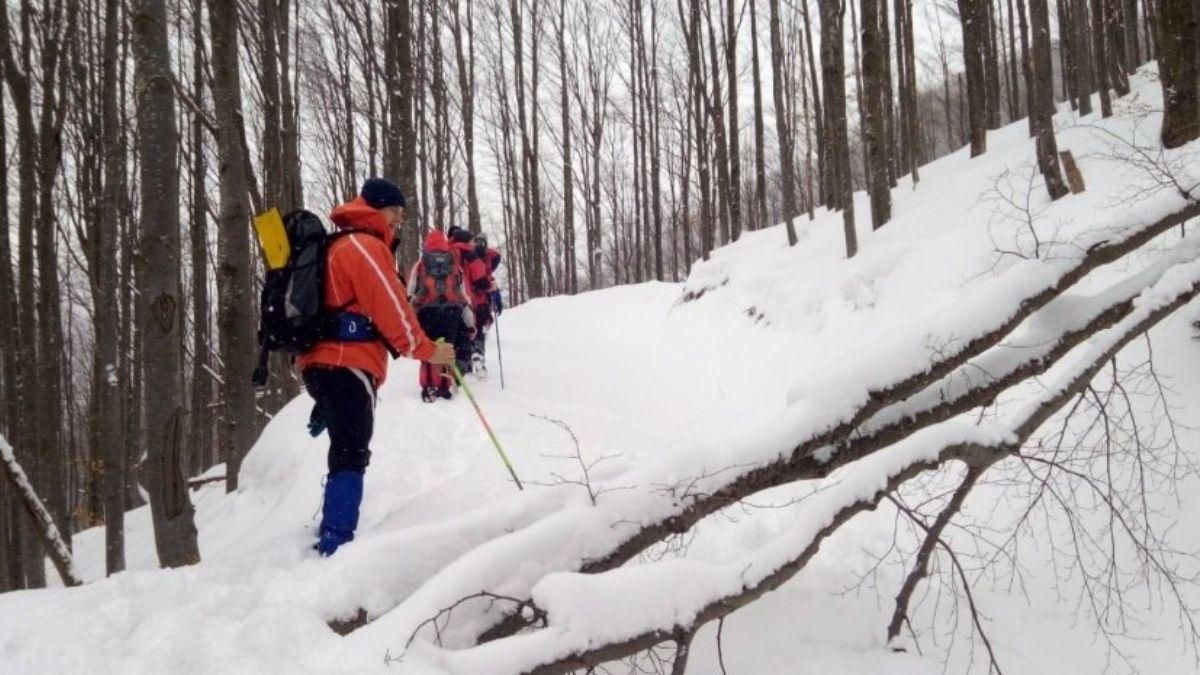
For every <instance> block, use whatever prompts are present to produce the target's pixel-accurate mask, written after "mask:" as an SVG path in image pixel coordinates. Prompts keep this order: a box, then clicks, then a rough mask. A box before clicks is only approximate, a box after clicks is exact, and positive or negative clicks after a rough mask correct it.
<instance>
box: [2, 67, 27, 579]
mask: <svg viewBox="0 0 1200 675" xmlns="http://www.w3.org/2000/svg"><path fill="white" fill-rule="evenodd" d="M2 77H3V68H2V67H0V78H2ZM3 87H4V85H3V83H2V82H0V89H2V88H3ZM0 94H2V92H0ZM0 119H7V110H6V106H5V98H4V96H3V95H0ZM0 167H2V168H0V176H3V180H4V182H3V184H4V185H8V184H9V180H8V177H9V175H8V174H9V171H8V167H9V164H8V130H7V128H6V125H3V124H0ZM9 222H10V220H9V206H8V190H0V339H2V340H3V341H4V344H5V345H7V347H6V348H5V349H4V350H3V353H0V369H2V370H0V379H2V380H3V383H4V385H3V387H2V388H0V397H2V398H3V400H4V403H3V406H2V407H0V433H4V434H7V435H9V436H12V437H15V432H16V431H17V427H18V425H19V424H20V416H21V409H20V407H19V406H18V404H17V395H16V392H17V391H18V390H17V386H18V382H17V369H18V363H17V356H18V354H17V352H18V351H19V350H20V347H21V335H20V332H19V331H18V330H17V326H18V324H17V317H18V315H19V313H20V307H19V305H18V304H17V303H18V301H17V284H16V279H15V278H14V277H13V274H12V265H11V262H12V261H13V260H14V258H13V249H12V245H11V244H10V242H9ZM14 515H15V516H17V517H14ZM20 526H21V521H20V517H19V512H17V511H16V500H15V495H13V498H12V499H10V496H9V493H8V487H7V484H6V485H4V486H0V592H4V591H11V590H16V589H18V588H20V587H21V586H22V585H23V580H22V575H21V538H20Z"/></svg>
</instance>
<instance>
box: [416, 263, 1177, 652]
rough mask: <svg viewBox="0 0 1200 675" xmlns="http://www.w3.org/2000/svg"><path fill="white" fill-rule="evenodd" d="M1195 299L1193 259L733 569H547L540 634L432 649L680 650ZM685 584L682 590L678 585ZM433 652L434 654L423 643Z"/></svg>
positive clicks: (831, 497) (1047, 412)
mask: <svg viewBox="0 0 1200 675" xmlns="http://www.w3.org/2000/svg"><path fill="white" fill-rule="evenodd" d="M1198 292H1200V262H1195V261H1194V262H1192V263H1189V264H1185V265H1179V266H1177V267H1174V268H1172V269H1170V270H1169V271H1168V272H1167V273H1166V274H1164V275H1163V276H1162V278H1161V279H1160V280H1159V282H1158V283H1157V284H1155V285H1153V286H1152V287H1150V288H1147V289H1146V290H1145V291H1143V292H1142V293H1141V294H1140V295H1139V296H1138V298H1137V299H1136V301H1135V302H1134V303H1133V304H1134V309H1133V310H1132V311H1131V312H1129V313H1128V314H1127V315H1125V316H1124V317H1122V318H1121V319H1120V320H1119V321H1117V322H1115V323H1114V324H1113V325H1112V326H1111V327H1110V328H1109V329H1107V330H1105V331H1102V332H1099V333H1097V334H1096V335H1095V336H1094V337H1092V339H1091V340H1090V341H1089V342H1088V344H1087V346H1086V347H1085V348H1084V353H1083V354H1081V355H1080V358H1078V359H1076V360H1074V361H1073V362H1072V363H1070V364H1069V365H1068V366H1067V367H1065V368H1063V369H1061V372H1059V373H1057V374H1056V376H1055V378H1054V379H1053V381H1052V382H1050V383H1048V384H1047V386H1046V387H1045V388H1044V389H1043V391H1042V392H1041V393H1040V394H1039V395H1038V396H1036V397H1035V398H1034V399H1033V400H1032V401H1031V402H1030V403H1028V404H1027V405H1025V406H1024V407H1023V408H1022V409H1021V410H1020V411H1019V412H1018V413H1017V414H1015V415H1013V416H1012V418H1011V419H1009V420H1008V422H1007V423H1005V424H1003V425H996V424H988V425H981V426H977V425H974V424H970V423H968V422H965V421H961V420H950V421H947V422H943V423H940V424H937V425H934V426H930V427H926V428H924V429H921V430H919V431H918V432H916V433H913V434H912V435H910V436H909V437H908V438H906V439H904V440H903V441H901V442H899V443H896V444H894V445H892V446H891V447H889V448H887V449H886V450H884V451H882V452H877V453H874V454H872V455H870V456H868V457H866V458H864V459H862V460H860V461H858V462H856V463H854V464H853V466H852V467H850V469H849V472H848V474H847V475H846V476H845V477H844V478H843V479H842V480H841V481H840V482H838V483H837V484H836V485H834V486H832V487H830V488H828V489H826V490H823V491H822V492H821V493H819V494H818V495H817V496H815V497H814V498H813V499H812V500H811V501H810V502H808V503H807V504H806V505H805V508H804V510H803V511H802V513H801V517H800V518H799V519H798V522H797V524H796V525H794V526H793V527H792V528H791V530H790V531H788V532H785V533H784V534H782V535H780V536H779V537H777V538H776V539H775V540H774V541H772V542H771V543H769V544H768V545H767V546H765V547H763V548H762V549H760V550H759V551H756V552H755V553H753V554H751V555H749V556H747V557H746V558H744V559H742V560H739V561H737V562H734V563H726V564H713V563H706V562H700V561H692V560H670V561H664V562H658V563H651V564H646V565H639V566H636V567H631V568H620V569H615V570H611V571H608V572H604V573H601V574H581V573H573V572H562V573H556V574H551V575H548V576H547V577H545V578H544V579H543V580H542V581H541V582H539V583H538V584H537V585H536V586H535V587H534V588H533V590H532V594H531V595H532V599H533V602H534V603H535V604H536V606H537V607H539V608H540V610H541V611H543V612H545V616H546V617H548V624H547V627H546V628H544V629H541V630H538V631H534V632H532V633H528V634H523V635H518V636H513V637H509V638H506V639H503V640H497V641H495V642H492V643H487V644H484V645H481V646H478V647H475V648H472V649H468V650H463V651H459V652H450V653H442V654H440V657H441V658H440V659H439V661H440V662H441V663H442V664H443V665H445V666H449V667H450V669H451V670H452V671H453V672H479V667H480V666H484V665H486V670H487V671H488V672H494V673H530V674H536V675H551V674H557V673H568V672H570V671H572V670H577V669H582V668H591V667H594V666H596V665H598V664H600V663H603V662H606V661H611V660H613V659H618V658H622V657H625V656H630V655H632V654H636V653H638V652H640V651H642V650H645V649H647V648H649V647H652V646H654V645H656V644H659V643H661V642H667V641H674V642H677V643H682V642H683V641H684V640H685V639H687V638H688V637H690V636H691V635H694V634H695V632H696V631H697V630H698V629H699V628H700V627H702V626H703V625H704V624H705V623H708V622H709V621H713V620H717V619H720V618H723V617H724V616H726V615H728V614H729V613H731V612H733V611H735V610H736V609H738V608H740V607H743V606H745V605H746V604H749V603H750V602H753V601H754V600H756V599H758V598H759V597H761V596H762V595H763V594H765V593H767V592H769V591H771V590H773V589H775V588H778V587H779V586H780V585H782V584H783V583H785V582H786V581H788V580H789V579H791V578H792V577H793V576H794V575H795V574H796V573H797V572H799V571H800V570H802V569H804V567H805V566H806V565H807V563H808V562H809V561H810V560H811V559H812V558H813V556H814V555H815V554H816V553H817V551H818V550H819V548H820V546H821V544H822V542H823V541H824V540H825V539H827V538H828V537H829V536H830V535H831V534H833V533H834V532H836V531H837V529H838V528H839V527H840V526H841V525H842V524H844V523H846V522H847V521H849V520H850V519H851V518H853V517H854V516H855V515H858V514H859V513H861V512H863V511H866V510H870V509H873V508H875V506H876V505H878V503H879V502H880V501H881V500H882V499H884V498H885V497H886V496H887V495H888V494H890V493H891V492H893V491H894V490H896V489H897V488H898V487H899V486H900V485H901V484H903V483H904V482H905V481H907V480H909V479H911V478H913V477H915V476H917V475H919V474H921V473H923V472H925V471H929V470H933V469H936V468H938V467H940V466H941V465H942V464H944V463H946V462H948V461H952V460H957V461H961V462H964V463H966V464H967V465H968V466H969V467H971V469H972V470H973V471H975V472H982V471H985V470H986V469H987V468H989V467H991V466H993V465H995V464H996V463H997V462H999V461H1001V460H1003V459H1005V458H1007V457H1011V456H1014V455H1017V454H1019V452H1020V448H1021V446H1022V445H1023V444H1024V443H1025V442H1027V441H1028V440H1029V439H1030V438H1031V437H1032V436H1033V434H1034V433H1035V432H1036V431H1037V430H1038V428H1039V427H1041V426H1042V424H1044V423H1045V422H1046V421H1047V420H1049V419H1050V418H1051V416H1053V415H1054V414H1055V413H1057V412H1058V411H1059V410H1060V409H1061V408H1062V407H1063V406H1064V405H1066V404H1067V403H1068V402H1069V401H1070V400H1071V399H1072V398H1074V397H1075V396H1077V395H1078V394H1079V393H1080V392H1081V391H1083V390H1084V389H1085V388H1087V387H1088V386H1089V384H1090V382H1091V381H1092V379H1093V378H1094V377H1096V375H1097V374H1098V373H1099V372H1100V370H1101V369H1102V368H1103V367H1104V366H1105V364H1107V363H1108V362H1109V361H1110V360H1111V359H1113V358H1114V357H1115V356H1116V355H1117V353H1118V352H1120V350H1121V349H1122V348H1123V347H1125V345H1127V344H1128V343H1129V342H1130V341H1131V340H1133V339H1134V338H1136V337H1137V336H1138V335H1141V334H1143V333H1144V332H1146V331H1147V330H1149V329H1150V328H1152V327H1153V326H1154V325H1155V324H1157V323H1158V322H1159V321H1161V320H1162V319H1163V318H1165V317H1167V316H1169V315H1170V314H1171V313H1172V312H1174V311H1175V310H1177V309H1178V308H1180V307H1182V306H1183V305H1184V304H1186V303H1187V302H1188V301H1190V300H1191V299H1192V298H1194V297H1195V296H1196V295H1197V293H1198ZM679 578H687V579H688V580H689V583H687V584H683V585H681V584H678V583H675V582H676V581H677V580H678V579H679ZM429 649H432V647H430V648H429Z"/></svg>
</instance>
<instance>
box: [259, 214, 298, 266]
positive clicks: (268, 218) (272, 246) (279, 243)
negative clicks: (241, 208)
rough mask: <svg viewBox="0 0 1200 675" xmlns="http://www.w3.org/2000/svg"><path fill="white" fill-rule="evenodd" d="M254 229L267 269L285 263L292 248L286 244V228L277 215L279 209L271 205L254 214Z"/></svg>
mask: <svg viewBox="0 0 1200 675" xmlns="http://www.w3.org/2000/svg"><path fill="white" fill-rule="evenodd" d="M254 231H255V232H256V233H258V244H259V246H261V247H262V251H263V257H265V258H266V260H267V269H272V270H277V269H279V268H281V267H283V266H284V265H287V262H288V257H290V256H291V254H292V249H291V247H290V246H289V245H288V238H287V230H285V229H284V227H283V218H280V217H279V209H277V208H274V207H272V208H271V209H270V210H268V211H265V212H263V213H260V214H258V215H257V216H254Z"/></svg>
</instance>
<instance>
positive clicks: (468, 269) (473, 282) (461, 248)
mask: <svg viewBox="0 0 1200 675" xmlns="http://www.w3.org/2000/svg"><path fill="white" fill-rule="evenodd" d="M451 246H453V247H454V250H455V251H457V252H458V258H459V260H460V261H462V268H463V278H464V281H465V282H466V286H467V292H468V293H470V294H471V306H472V307H481V306H483V305H486V304H487V303H488V297H487V294H488V290H489V287H490V286H491V283H490V281H489V280H488V277H489V276H490V275H489V274H488V267H487V263H486V262H484V261H483V260H480V259H479V256H478V255H476V254H475V245H474V244H472V243H471V242H454V243H453V244H451Z"/></svg>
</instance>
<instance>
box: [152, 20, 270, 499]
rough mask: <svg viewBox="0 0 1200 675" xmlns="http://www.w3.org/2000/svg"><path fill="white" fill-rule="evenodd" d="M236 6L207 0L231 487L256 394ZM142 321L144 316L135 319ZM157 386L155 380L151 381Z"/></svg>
mask: <svg viewBox="0 0 1200 675" xmlns="http://www.w3.org/2000/svg"><path fill="white" fill-rule="evenodd" d="M238 23H239V18H238V8H237V3H236V2H234V0H209V24H210V26H211V33H212V59H213V84H212V98H213V108H214V110H215V111H216V117H217V157H218V164H219V167H220V193H221V207H220V215H219V219H218V233H219V234H218V260H217V294H218V307H217V315H218V316H217V328H218V341H219V342H220V345H221V363H222V365H223V366H224V368H223V370H222V382H221V402H222V404H223V405H222V406H221V419H220V423H219V425H218V443H219V445H220V448H221V459H223V460H224V461H225V474H226V480H225V489H226V490H227V491H229V492H233V491H235V490H237V486H238V472H239V471H240V470H241V466H242V458H243V457H245V455H246V452H247V451H249V449H250V446H251V445H253V443H254V437H255V414H254V412H255V407H256V406H255V399H254V391H253V390H252V389H251V387H250V383H249V378H248V376H247V373H250V372H251V371H252V370H253V369H254V355H255V351H256V350H255V342H254V323H253V322H254V316H253V310H254V299H253V297H252V288H253V286H252V281H251V278H250V229H249V224H250V217H249V216H250V214H249V209H248V208H247V202H246V194H247V189H248V185H247V176H246V168H245V164H244V162H243V160H242V157H243V154H244V153H245V146H244V145H243V142H244V140H243V124H244V122H243V118H242V95H241V87H240V81H241V79H240V78H241V75H240V73H241V68H240V67H239V65H238ZM142 320H143V321H145V319H142ZM156 386H157V383H156Z"/></svg>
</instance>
